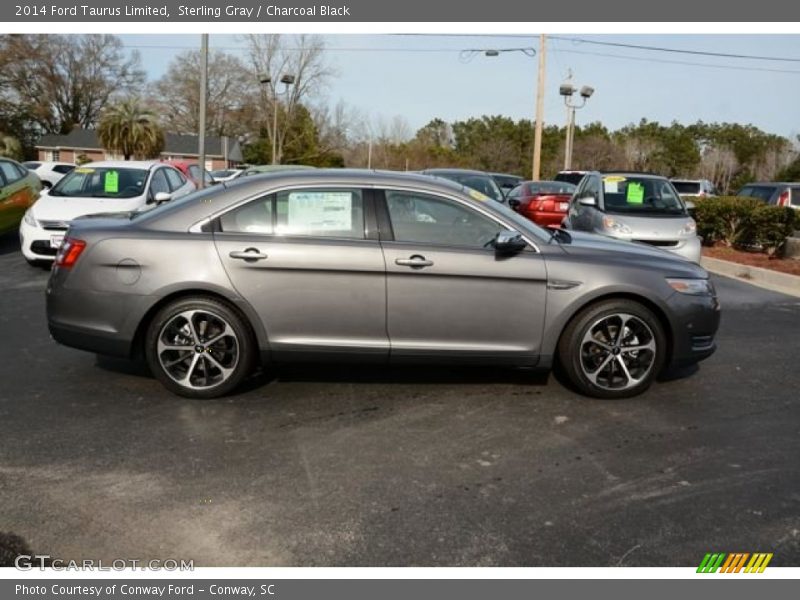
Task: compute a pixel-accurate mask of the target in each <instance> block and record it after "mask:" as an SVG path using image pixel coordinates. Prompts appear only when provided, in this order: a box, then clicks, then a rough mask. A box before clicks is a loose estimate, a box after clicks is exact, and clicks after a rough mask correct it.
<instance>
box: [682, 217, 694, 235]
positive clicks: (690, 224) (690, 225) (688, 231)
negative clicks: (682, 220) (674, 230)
mask: <svg viewBox="0 0 800 600" xmlns="http://www.w3.org/2000/svg"><path fill="white" fill-rule="evenodd" d="M695 233H697V223H695V221H694V219H689V220H688V221H687V222H686V224H685V225H684V226H683V227H682V228H681V230H680V231H679V232H678V235H692V234H695Z"/></svg>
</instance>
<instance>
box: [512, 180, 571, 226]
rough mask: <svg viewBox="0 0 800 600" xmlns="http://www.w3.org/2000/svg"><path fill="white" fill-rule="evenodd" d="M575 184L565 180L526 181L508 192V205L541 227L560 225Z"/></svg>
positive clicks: (565, 214)
mask: <svg viewBox="0 0 800 600" xmlns="http://www.w3.org/2000/svg"><path fill="white" fill-rule="evenodd" d="M574 191H575V186H574V185H573V184H571V183H567V182H566V181H526V182H524V183H523V184H521V185H518V186H517V187H515V188H514V189H513V190H511V191H510V192H509V193H508V196H506V200H507V201H508V206H509V207H511V209H512V210H515V211H517V212H518V213H519V214H521V215H524V216H525V217H528V218H529V219H530V220H531V221H533V222H534V223H536V224H537V225H541V226H542V227H551V226H560V225H561V223H562V221H563V220H564V218H565V217H566V216H567V208H569V201H570V199H571V198H572V194H573V192H574Z"/></svg>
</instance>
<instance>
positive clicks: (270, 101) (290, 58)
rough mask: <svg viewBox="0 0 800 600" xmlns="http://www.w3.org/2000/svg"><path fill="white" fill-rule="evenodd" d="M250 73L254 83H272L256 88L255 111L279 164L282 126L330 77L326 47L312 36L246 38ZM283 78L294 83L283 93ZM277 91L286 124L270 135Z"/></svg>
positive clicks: (284, 135)
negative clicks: (262, 81)
mask: <svg viewBox="0 0 800 600" xmlns="http://www.w3.org/2000/svg"><path fill="white" fill-rule="evenodd" d="M247 45H248V52H249V61H250V69H251V73H252V77H253V81H261V80H262V79H263V78H265V77H269V78H270V79H271V83H272V86H275V87H274V88H271V87H270V86H268V85H261V86H260V87H259V102H258V107H259V109H262V107H263V109H262V112H261V116H262V123H263V124H264V125H263V129H264V131H265V132H266V137H267V139H268V140H269V142H270V144H272V140H273V138H274V139H275V141H276V144H275V145H276V160H277V162H281V157H282V153H283V146H284V143H285V142H286V139H287V135H289V128H287V127H284V126H283V125H284V124H285V123H286V122H291V119H292V116H293V113H294V112H295V109H296V108H297V107H298V106H299V105H300V104H301V103H304V102H308V101H310V99H311V98H312V97H313V96H314V95H315V94H316V93H318V92H320V90H321V89H322V88H323V87H324V86H325V85H326V84H327V81H328V79H329V77H330V76H331V75H332V74H333V71H332V69H331V68H330V67H329V66H328V65H327V64H326V63H325V44H324V42H323V41H322V38H321V37H319V36H315V35H298V36H293V37H290V38H287V37H284V36H281V35H276V34H252V35H248V36H247ZM284 75H292V76H293V77H294V82H293V83H292V84H291V85H289V86H287V87H286V91H285V92H284V91H283V89H282V85H283V84H281V83H280V80H281V78H282V77H283V76H284ZM275 88H277V91H278V92H279V93H280V96H279V97H278V98H277V102H278V104H279V105H280V108H279V109H277V110H278V114H279V115H280V112H281V111H283V113H284V114H285V115H286V117H287V119H288V121H284V123H283V124H282V123H281V121H280V120H279V121H278V130H277V131H273V119H272V117H273V115H274V114H275V113H274V111H275V110H276V107H275V100H276V98H275V96H274V94H273V90H274V89H275Z"/></svg>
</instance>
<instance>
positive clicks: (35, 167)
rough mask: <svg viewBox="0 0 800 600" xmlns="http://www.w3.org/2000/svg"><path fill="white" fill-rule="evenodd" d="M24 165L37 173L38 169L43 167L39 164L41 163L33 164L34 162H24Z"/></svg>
mask: <svg viewBox="0 0 800 600" xmlns="http://www.w3.org/2000/svg"><path fill="white" fill-rule="evenodd" d="M22 164H23V165H24V166H25V167H26V168H28V169H30V170H31V171H35V170H36V169H38V168H39V167H41V166H42V163H39V162H33V161H28V162H24V163H22Z"/></svg>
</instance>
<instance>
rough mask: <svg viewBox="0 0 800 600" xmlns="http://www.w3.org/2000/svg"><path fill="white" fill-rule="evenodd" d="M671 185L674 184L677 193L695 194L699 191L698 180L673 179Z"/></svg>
mask: <svg viewBox="0 0 800 600" xmlns="http://www.w3.org/2000/svg"><path fill="white" fill-rule="evenodd" d="M672 185H674V186H675V189H676V190H678V193H679V194H686V195H689V196H697V195H698V194H699V193H700V182H699V181H673V182H672Z"/></svg>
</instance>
